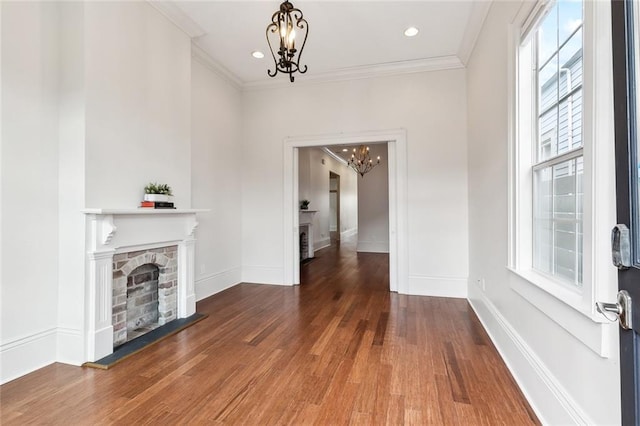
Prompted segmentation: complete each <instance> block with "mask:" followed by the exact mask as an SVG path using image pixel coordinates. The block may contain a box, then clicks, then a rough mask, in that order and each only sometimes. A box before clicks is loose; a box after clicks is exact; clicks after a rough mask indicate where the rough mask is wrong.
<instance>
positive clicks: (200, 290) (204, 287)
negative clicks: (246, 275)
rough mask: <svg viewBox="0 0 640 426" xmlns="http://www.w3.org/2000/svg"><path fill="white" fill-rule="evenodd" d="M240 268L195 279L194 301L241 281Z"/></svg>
mask: <svg viewBox="0 0 640 426" xmlns="http://www.w3.org/2000/svg"><path fill="white" fill-rule="evenodd" d="M241 277H242V271H241V269H240V267H237V268H232V269H228V270H226V271H221V272H218V273H215V274H211V275H208V276H205V277H200V278H198V279H196V300H202V299H205V298H207V297H209V296H213V295H214V294H216V293H219V292H221V291H222V290H226V289H228V288H229V287H233V286H234V285H236V284H238V283H239V282H241V281H242V279H241Z"/></svg>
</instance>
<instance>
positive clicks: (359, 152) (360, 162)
mask: <svg viewBox="0 0 640 426" xmlns="http://www.w3.org/2000/svg"><path fill="white" fill-rule="evenodd" d="M378 164H380V156H379V155H378V159H377V161H376V162H375V163H374V162H373V160H372V159H371V157H370V156H369V147H368V146H364V145H360V146H359V147H358V148H353V154H351V158H349V161H347V165H348V166H349V167H351V168H352V169H353V170H355V171H356V173H358V174H359V175H360V176H362V177H364V175H365V173H368V172H370V171H371V169H373V168H374V167H375V166H377V165H378Z"/></svg>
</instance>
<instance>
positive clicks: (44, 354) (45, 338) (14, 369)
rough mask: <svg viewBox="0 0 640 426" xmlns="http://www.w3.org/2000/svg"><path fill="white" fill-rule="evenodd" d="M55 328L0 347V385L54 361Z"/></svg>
mask: <svg viewBox="0 0 640 426" xmlns="http://www.w3.org/2000/svg"><path fill="white" fill-rule="evenodd" d="M56 335H57V330H56V328H50V329H48V330H44V331H41V332H39V333H35V334H31V335H28V336H25V337H22V338H19V339H15V340H12V341H10V342H6V343H3V344H2V346H0V384H4V383H7V382H9V381H11V380H14V379H17V378H18V377H21V376H24V375H25V374H28V373H31V372H32V371H35V370H37V369H39V368H42V367H45V366H47V365H49V364H52V363H54V362H55V361H56Z"/></svg>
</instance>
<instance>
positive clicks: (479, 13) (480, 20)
mask: <svg viewBox="0 0 640 426" xmlns="http://www.w3.org/2000/svg"><path fill="white" fill-rule="evenodd" d="M492 3H493V1H492V0H484V1H474V2H473V5H472V8H471V14H470V15H469V21H468V22H467V27H466V29H465V31H464V35H463V36H462V43H460V49H458V58H460V61H462V63H463V64H464V65H465V66H466V65H467V63H468V62H469V58H470V57H471V53H472V52H473V48H474V47H475V45H476V42H477V41H478V37H479V36H480V31H481V30H482V26H483V25H484V20H485V19H486V18H487V15H488V14H489V9H491V4H492Z"/></svg>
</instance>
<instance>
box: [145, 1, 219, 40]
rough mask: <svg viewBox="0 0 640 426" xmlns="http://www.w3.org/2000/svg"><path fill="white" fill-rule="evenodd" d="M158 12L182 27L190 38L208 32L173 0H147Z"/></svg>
mask: <svg viewBox="0 0 640 426" xmlns="http://www.w3.org/2000/svg"><path fill="white" fill-rule="evenodd" d="M147 3H149V4H150V5H151V6H153V7H154V8H155V9H156V10H157V11H158V12H160V13H162V14H163V15H164V16H166V17H167V18H168V19H169V20H170V21H171V22H173V23H174V25H175V26H177V27H178V28H180V29H181V30H182V31H184V33H185V34H186V35H188V36H189V37H190V38H192V39H193V38H198V37H202V36H203V35H205V34H206V33H207V32H206V31H205V30H204V29H203V28H202V27H201V26H200V25H198V24H197V23H196V21H194V20H193V19H191V18H190V17H189V16H188V15H187V14H186V13H184V12H183V11H182V10H181V9H180V8H179V7H178V6H176V4H175V3H174V2H173V1H161V0H147Z"/></svg>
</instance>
